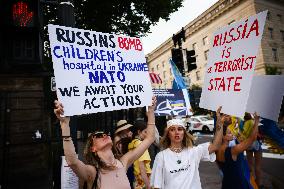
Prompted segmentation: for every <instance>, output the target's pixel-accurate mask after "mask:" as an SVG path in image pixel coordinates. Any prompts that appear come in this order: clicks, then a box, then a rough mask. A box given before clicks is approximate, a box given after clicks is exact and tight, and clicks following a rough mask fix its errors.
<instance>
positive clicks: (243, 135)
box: [228, 116, 254, 141]
mask: <svg viewBox="0 0 284 189" xmlns="http://www.w3.org/2000/svg"><path fill="white" fill-rule="evenodd" d="M241 121H242V120H241V119H240V118H236V117H234V116H232V124H230V125H229V126H228V128H229V129H230V130H231V132H232V134H233V135H234V136H236V137H237V139H238V141H243V140H245V139H247V138H248V137H249V136H250V134H251V132H252V129H253V125H254V121H253V120H248V121H245V122H244V125H243V129H242V130H241V129H240V124H241Z"/></svg>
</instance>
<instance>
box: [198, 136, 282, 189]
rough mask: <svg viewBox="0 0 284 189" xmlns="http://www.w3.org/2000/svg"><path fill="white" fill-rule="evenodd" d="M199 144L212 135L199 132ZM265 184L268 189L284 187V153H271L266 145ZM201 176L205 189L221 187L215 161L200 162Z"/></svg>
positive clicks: (263, 166)
mask: <svg viewBox="0 0 284 189" xmlns="http://www.w3.org/2000/svg"><path fill="white" fill-rule="evenodd" d="M196 136H198V137H197V141H196V142H197V144H200V143H204V142H208V141H211V140H212V139H213V136H212V135H205V134H198V135H196ZM263 153H264V154H263V163H262V171H263V184H264V186H265V188H266V189H282V188H284V175H283V168H284V155H282V156H280V155H276V154H271V153H269V152H268V151H267V150H266V149H265V147H264V150H263ZM199 170H200V178H201V183H202V188H203V189H217V188H221V176H220V173H219V170H218V167H217V165H216V164H215V163H210V162H201V163H200V169H199Z"/></svg>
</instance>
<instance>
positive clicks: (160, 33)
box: [142, 0, 218, 55]
mask: <svg viewBox="0 0 284 189" xmlns="http://www.w3.org/2000/svg"><path fill="white" fill-rule="evenodd" d="M217 1H218V0H184V2H183V7H181V8H179V9H178V11H176V12H174V13H172V14H171V15H170V20H169V21H167V22H166V21H165V20H162V19H161V20H160V21H159V22H158V23H157V25H155V26H152V27H151V29H150V32H151V33H149V34H148V35H147V36H146V37H142V43H143V47H144V53H145V55H146V54H148V53H150V52H151V51H153V50H154V49H155V48H157V47H158V46H159V45H161V44H162V43H163V42H164V41H166V40H167V39H169V38H171V37H172V36H173V34H174V33H176V32H178V31H179V30H181V28H182V27H184V26H186V25H187V24H188V23H189V22H190V21H192V20H194V19H195V18H196V17H198V16H199V15H200V14H202V13H203V12H204V11H206V10H207V9H208V8H209V7H211V6H212V5H214V4H215V3H216V2H217Z"/></svg>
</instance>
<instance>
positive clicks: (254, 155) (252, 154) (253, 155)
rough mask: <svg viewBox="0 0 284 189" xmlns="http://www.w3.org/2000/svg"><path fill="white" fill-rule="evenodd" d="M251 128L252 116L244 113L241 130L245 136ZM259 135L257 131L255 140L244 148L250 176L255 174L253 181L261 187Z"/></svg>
mask: <svg viewBox="0 0 284 189" xmlns="http://www.w3.org/2000/svg"><path fill="white" fill-rule="evenodd" d="M252 129H253V118H252V116H251V114H250V113H247V112H246V113H245V116H244V124H243V128H242V131H243V133H244V135H245V136H247V135H249V134H250V133H251V130H252ZM261 144H262V143H261V137H260V135H259V133H258V135H257V138H256V140H255V141H254V142H253V143H252V145H251V146H250V147H248V149H247V150H246V154H247V161H248V165H249V169H250V172H251V174H252V176H255V181H256V184H257V186H258V188H263V185H262V179H261V178H262V170H261V160H262V148H261Z"/></svg>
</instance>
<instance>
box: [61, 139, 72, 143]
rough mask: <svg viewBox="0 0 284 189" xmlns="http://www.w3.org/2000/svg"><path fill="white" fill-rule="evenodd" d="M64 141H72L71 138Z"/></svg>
mask: <svg viewBox="0 0 284 189" xmlns="http://www.w3.org/2000/svg"><path fill="white" fill-rule="evenodd" d="M63 141H66V142H68V141H71V139H63Z"/></svg>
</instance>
